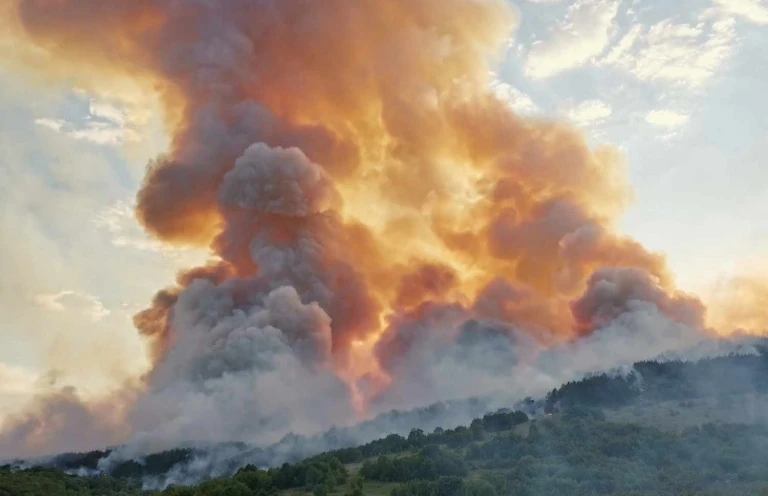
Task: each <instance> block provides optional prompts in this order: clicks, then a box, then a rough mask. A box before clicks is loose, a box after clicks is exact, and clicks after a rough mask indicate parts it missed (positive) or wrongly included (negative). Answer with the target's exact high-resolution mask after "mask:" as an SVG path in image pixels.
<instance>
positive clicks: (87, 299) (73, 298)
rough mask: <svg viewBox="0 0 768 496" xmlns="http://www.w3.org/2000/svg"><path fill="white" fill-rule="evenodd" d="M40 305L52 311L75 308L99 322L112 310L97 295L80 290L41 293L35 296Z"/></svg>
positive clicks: (74, 309)
mask: <svg viewBox="0 0 768 496" xmlns="http://www.w3.org/2000/svg"><path fill="white" fill-rule="evenodd" d="M35 301H36V302H37V304H38V305H40V306H41V307H43V308H45V309H46V310H49V311H52V312H63V311H66V310H73V311H76V312H78V313H81V314H83V315H86V316H88V317H90V318H91V320H93V321H94V322H98V321H100V320H101V319H103V318H104V317H106V316H107V315H109V314H110V311H109V310H107V309H106V308H105V307H104V304H103V303H102V302H101V300H99V299H98V298H97V297H95V296H93V295H91V294H88V293H83V292H80V291H72V290H65V291H60V292H58V293H52V294H39V295H36V296H35Z"/></svg>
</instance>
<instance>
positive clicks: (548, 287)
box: [4, 0, 706, 451]
mask: <svg viewBox="0 0 768 496" xmlns="http://www.w3.org/2000/svg"><path fill="white" fill-rule="evenodd" d="M13 5H14V8H13V9H12V10H13V12H14V15H15V17H14V19H15V20H16V22H17V28H18V31H20V32H22V33H23V34H24V36H25V40H27V41H28V42H30V43H33V44H35V45H36V46H39V47H41V48H43V49H45V50H47V52H48V53H49V54H50V56H51V61H50V64H51V67H52V68H54V70H55V71H58V72H61V73H66V72H67V71H70V72H71V71H77V70H79V69H83V70H85V73H87V74H109V75H110V76H111V77H128V78H132V79H133V80H136V81H139V82H140V83H142V84H145V85H147V87H148V88H152V89H153V90H154V91H155V92H157V94H158V95H159V96H160V98H161V100H162V102H163V104H164V108H165V113H166V118H167V123H168V126H169V132H170V135H171V145H170V149H169V150H168V151H167V153H166V154H165V155H163V156H161V157H158V158H157V159H156V160H155V161H154V162H153V163H152V164H150V167H149V168H148V171H147V174H146V177H145V179H144V182H143V184H142V186H141V189H140V191H139V192H138V201H137V205H138V206H137V211H136V215H137V218H138V219H139V220H140V222H141V223H142V224H143V225H144V227H145V228H146V229H147V231H148V232H149V233H151V234H152V235H154V236H155V237H157V238H158V239H159V240H161V241H163V242H166V243H171V244H179V245H203V246H209V247H210V249H211V256H212V259H211V262H210V263H209V264H208V265H205V266H202V267H197V268H192V269H190V270H188V271H185V272H184V273H182V274H180V275H179V277H178V280H177V282H176V284H175V285H172V286H170V287H168V288H165V289H162V290H160V291H159V292H158V293H157V295H156V296H155V298H154V300H153V301H152V302H151V304H150V306H149V308H148V309H146V310H144V311H142V312H141V313H139V314H138V315H137V316H136V318H135V322H136V325H137V327H138V329H139V332H141V333H142V335H144V336H146V338H147V340H148V346H149V347H150V349H151V356H152V360H153V365H152V368H151V370H150V371H149V372H148V373H147V374H146V376H145V377H144V378H143V382H142V384H141V385H140V386H139V387H137V388H136V390H131V393H130V394H129V393H125V395H128V396H130V397H131V401H129V402H128V404H129V407H128V408H127V410H126V412H125V414H124V415H123V417H122V422H123V423H122V424H121V425H122V426H123V427H124V428H125V429H126V431H127V432H129V434H127V433H126V434H125V436H122V437H121V436H117V437H121V439H120V440H131V441H132V442H133V444H134V445H142V446H144V447H143V448H142V449H146V450H156V449H161V448H164V447H170V446H172V445H173V444H174V443H179V442H188V441H230V440H245V441H248V442H253V443H268V442H273V441H276V440H277V439H279V438H280V437H282V436H283V435H285V434H287V433H289V432H302V433H312V432H319V431H320V430H322V429H323V428H326V427H328V426H330V425H332V424H346V423H349V422H351V421H353V419H354V418H356V416H359V415H360V414H363V413H365V412H367V413H375V412H376V411H380V410H385V409H387V408H393V407H405V406H416V405H418V404H420V403H421V404H423V403H426V402H429V401H436V400H441V399H447V398H459V397H463V396H467V395H468V394H472V395H475V394H477V393H478V390H477V387H478V384H483V386H482V387H483V390H482V391H479V392H481V393H492V392H494V391H506V392H507V393H509V394H510V395H512V394H515V393H517V392H520V393H523V392H527V391H525V390H526V389H536V388H535V387H529V386H530V385H541V386H542V387H543V386H545V385H546V386H547V387H550V386H551V385H552V383H553V380H555V379H561V378H568V376H569V375H570V374H573V373H577V372H579V371H582V372H583V371H586V370H587V369H589V368H591V367H600V366H615V365H618V364H619V362H621V361H624V360H627V361H632V360H636V359H638V358H643V357H644V356H643V354H646V353H650V354H658V353H660V352H662V351H664V349H668V348H670V347H672V348H674V347H675V346H682V345H689V344H692V342H695V341H696V339H697V338H703V337H704V336H705V335H706V334H705V332H706V331H705V316H704V308H703V306H702V305H701V304H700V303H699V302H698V301H697V300H696V299H695V298H693V297H690V296H687V295H682V294H680V293H678V292H677V291H676V289H675V287H674V282H673V278H672V276H671V275H670V273H669V271H668V269H667V268H666V265H665V261H664V258H663V257H662V256H661V255H659V254H655V253H651V252H649V251H647V250H646V249H645V248H643V247H642V246H641V245H640V244H639V243H637V242H635V241H634V240H632V239H629V238H626V237H623V236H621V235H619V234H617V233H616V232H615V231H614V228H613V224H614V222H615V220H616V218H617V217H618V215H620V214H621V212H622V209H623V207H624V206H625V205H626V204H627V203H628V201H629V199H630V196H631V195H630V191H629V188H628V185H627V183H626V179H625V171H624V167H623V163H622V161H621V159H620V157H619V156H618V153H617V152H616V150H614V149H613V148H611V147H599V148H596V149H591V148H590V147H589V146H588V145H587V144H586V142H585V139H584V137H583V135H582V134H581V133H580V132H578V131H576V130H573V129H571V128H569V127H567V126H565V125H562V124H560V123H557V122H544V121H536V122H533V121H527V120H524V119H521V118H519V117H517V116H516V115H514V114H513V113H512V111H511V110H510V109H509V107H508V106H507V104H506V103H505V102H502V101H500V100H499V99H498V98H497V97H496V96H494V95H493V93H492V92H491V91H490V89H489V88H490V87H489V83H490V81H489V76H488V74H489V67H490V65H491V64H492V62H493V58H494V57H495V56H496V55H497V54H498V53H499V50H500V49H501V48H502V47H503V46H504V43H505V40H506V39H507V37H508V36H509V33H510V31H511V30H512V29H513V28H514V25H515V19H514V15H513V12H512V10H511V9H510V7H509V6H508V5H507V4H506V3H505V2H503V1H502V0H390V1H387V2H381V1H379V0H360V1H351V0H326V1H323V2H321V3H318V2H315V1H310V0H281V1H277V0H232V1H227V2H209V1H202V0H190V1H185V2H178V1H173V0H137V1H132V2H103V1H101V0H77V1H76V0H61V1H57V2H51V1H47V0H15V2H14V4H13ZM91 84H92V86H95V85H98V80H97V79H96V80H94V81H91ZM615 336H619V337H620V338H621V339H613V337H615ZM622 339H626V340H629V341H627V342H628V343H631V344H632V346H634V347H633V348H631V349H627V350H626V353H618V354H617V355H616V356H617V357H619V358H617V359H616V360H615V362H616V363H606V356H607V355H611V354H612V353H613V351H611V349H608V350H606V349H604V348H608V347H609V346H618V343H620V342H621V340H622ZM640 345H642V346H640ZM592 349H594V350H600V352H596V351H595V352H590V351H589V350H592ZM564 350H565V352H564ZM601 360H602V361H601ZM457 378H462V379H460V380H459V379H457ZM523 384H527V385H529V386H526V387H523V386H522V385H523ZM133 396H136V398H135V399H134V398H133ZM65 424H66V422H65ZM16 427H17V426H16V425H15V424H10V425H9V426H6V427H5V429H4V431H5V432H12V433H15V432H18V430H17V429H16ZM51 428H52V429H54V430H55V429H59V428H61V429H65V430H66V428H68V427H67V426H58V425H53V426H51ZM111 432H114V431H111ZM109 437H110V436H105V437H104V439H107V438H109ZM16 439H17V442H18V443H19V446H22V445H25V444H28V440H27V439H26V438H25V437H24V436H21V437H18V438H16ZM98 441H99V442H103V441H102V438H99V440H98ZM94 442H96V441H94ZM65 445H66V443H56V444H51V445H46V446H39V447H37V448H35V449H32V448H30V450H31V451H36V450H37V451H45V450H54V449H62V448H64V447H65ZM79 447H80V445H78V448H79Z"/></svg>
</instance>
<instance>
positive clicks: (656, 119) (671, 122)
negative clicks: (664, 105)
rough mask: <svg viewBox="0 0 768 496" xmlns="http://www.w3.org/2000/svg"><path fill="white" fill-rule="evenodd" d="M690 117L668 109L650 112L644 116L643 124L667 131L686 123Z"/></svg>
mask: <svg viewBox="0 0 768 496" xmlns="http://www.w3.org/2000/svg"><path fill="white" fill-rule="evenodd" d="M689 118H690V116H689V115H688V114H684V113H682V112H678V111H675V110H669V109H659V110H652V111H650V112H648V115H646V116H645V122H647V123H648V124H652V125H654V126H659V127H664V128H668V129H673V128H678V127H680V126H683V125H685V124H686V123H687V122H688V119H689Z"/></svg>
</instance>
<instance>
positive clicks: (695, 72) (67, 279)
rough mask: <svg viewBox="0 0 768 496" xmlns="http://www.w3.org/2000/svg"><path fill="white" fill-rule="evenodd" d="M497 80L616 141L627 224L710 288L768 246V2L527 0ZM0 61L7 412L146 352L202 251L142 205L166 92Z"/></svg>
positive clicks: (89, 385)
mask: <svg viewBox="0 0 768 496" xmlns="http://www.w3.org/2000/svg"><path fill="white" fill-rule="evenodd" d="M515 5H516V7H517V9H518V11H519V17H520V23H519V28H518V30H517V31H516V32H515V33H511V34H510V40H509V44H508V49H507V53H506V55H505V56H504V58H503V60H500V61H499V63H498V66H497V68H496V71H495V72H494V74H493V80H494V83H493V90H494V91H496V92H497V93H498V94H499V95H501V96H503V97H504V98H505V99H507V100H508V101H509V104H510V105H511V106H513V108H514V109H516V110H517V111H518V112H519V113H521V114H525V115H528V116H530V117H531V118H558V119H567V120H569V121H571V122H572V123H573V124H574V125H576V126H578V127H580V128H582V129H583V130H584V132H585V133H586V135H587V136H588V137H589V140H590V142H591V143H594V144H595V145H597V144H600V143H612V144H614V145H615V146H618V147H619V148H620V149H621V150H622V152H623V154H624V158H625V160H626V163H627V167H628V171H629V177H630V182H631V184H632V186H633V189H634V196H635V198H634V202H633V204H632V205H631V206H630V207H629V208H628V210H627V212H626V214H625V215H624V216H623V217H622V219H621V222H620V225H619V226H618V228H619V230H620V231H621V232H623V233H626V234H628V235H631V236H633V237H635V238H637V239H638V240H639V241H641V242H642V243H643V244H644V245H646V246H647V247H649V248H650V249H652V250H656V251H660V252H664V253H665V254H666V255H667V257H668V260H669V263H670V266H671V267H672V268H673V270H674V271H675V273H676V274H677V278H678V279H677V280H678V284H679V286H680V287H681V288H682V289H684V290H688V291H692V292H696V293H699V294H706V293H707V292H708V291H710V290H711V288H712V287H713V286H714V285H716V283H717V282H718V280H720V279H721V278H724V277H726V276H728V275H729V274H731V273H733V272H735V271H740V270H745V267H746V270H749V267H750V266H751V264H754V263H757V262H756V261H758V260H761V259H764V258H765V256H766V254H768V216H767V215H766V212H768V158H766V157H768V117H766V116H768V97H766V96H765V92H764V90H763V88H764V86H765V83H764V81H765V79H766V75H767V74H766V71H768V55H766V53H768V52H767V51H766V47H767V46H768V1H766V0H679V1H677V2H668V1H663V0H645V1H643V0H576V1H570V0H562V1H558V0H527V1H523V0H519V1H517V2H515ZM29 78H30V76H29V75H28V74H20V73H18V72H17V71H14V70H12V69H11V68H8V67H5V68H4V67H2V66H0V169H1V170H2V172H3V177H4V180H2V181H0V232H2V233H3V237H2V238H3V242H2V243H0V274H2V276H1V277H2V279H1V281H2V282H1V283H0V317H1V318H0V416H2V415H3V414H4V413H7V412H10V411H13V410H15V409H18V408H19V407H20V406H21V405H22V404H23V403H24V402H26V401H27V400H29V399H30V398H31V397H32V396H33V395H34V394H35V393H36V392H40V391H44V390H45V389H46V388H52V387H54V386H55V387H61V386H64V385H74V386H77V387H78V389H80V390H81V391H83V392H84V393H85V394H86V395H88V394H94V395H95V394H98V393H99V392H102V391H104V390H105V389H107V388H109V387H111V386H112V385H114V384H115V382H116V381H117V382H119V381H121V380H125V379H127V378H130V377H132V376H134V375H136V374H138V373H140V372H141V371H142V370H144V368H145V367H146V365H147V362H146V358H145V351H144V347H143V345H142V343H141V341H140V339H139V338H138V336H137V333H136V331H135V329H134V328H133V324H132V322H131V317H132V315H133V314H134V313H136V312H137V311H138V310H140V309H142V308H144V307H145V306H146V305H147V303H148V302H149V301H150V299H151V297H152V295H153V294H154V292H155V291H156V290H157V288H160V287H163V286H164V285H166V284H167V283H168V282H169V281H172V280H173V275H174V273H175V272H176V271H177V270H178V269H180V268H182V267H187V266H191V265H193V264H194V263H198V262H199V261H201V260H203V259H204V258H205V253H202V252H199V251H182V250H179V249H169V248H167V247H164V246H162V245H160V244H158V243H157V242H154V241H153V240H151V239H150V238H149V237H147V236H146V235H145V234H144V233H143V232H142V231H141V229H140V228H139V226H138V224H137V223H136V221H135V220H134V219H133V216H132V204H133V202H134V196H135V193H136V191H137V189H138V188H139V185H140V182H141V178H142V176H143V173H144V170H145V167H146V164H147V163H148V161H149V160H151V159H152V158H153V157H155V156H156V155H157V154H158V153H160V152H162V151H163V150H164V149H165V147H166V145H167V138H166V137H165V134H164V131H163V126H162V119H161V116H160V114H159V111H158V110H157V106H155V105H152V102H151V100H150V99H149V98H146V97H145V95H139V96H137V95H134V94H131V93H130V92H128V91H126V93H125V94H120V92H114V91H113V92H105V94H111V95H112V97H110V98H105V97H104V96H98V95H91V94H87V93H85V92H83V91H82V90H79V89H78V88H76V87H67V86H57V87H51V86H50V85H43V84H38V82H37V81H34V80H31V79H29Z"/></svg>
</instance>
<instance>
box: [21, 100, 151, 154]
mask: <svg viewBox="0 0 768 496" xmlns="http://www.w3.org/2000/svg"><path fill="white" fill-rule="evenodd" d="M35 123H36V124H37V125H39V126H42V127H45V128H48V129H50V130H52V131H55V132H57V133H62V134H65V135H67V136H69V137H71V138H74V139H78V140H85V141H90V142H92V143H96V144H99V145H118V144H120V143H123V142H126V141H138V140H139V139H140V137H139V134H138V133H137V131H136V130H135V129H134V128H133V127H132V126H130V125H128V123H127V119H126V115H125V112H124V111H123V110H122V109H120V108H119V107H117V106H115V105H113V104H111V103H109V102H104V101H97V100H93V99H92V100H91V101H90V104H89V112H88V115H87V116H86V117H85V121H84V123H83V124H82V125H77V124H75V123H72V122H69V121H67V120H64V119H53V118H49V117H42V118H38V119H35Z"/></svg>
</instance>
